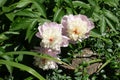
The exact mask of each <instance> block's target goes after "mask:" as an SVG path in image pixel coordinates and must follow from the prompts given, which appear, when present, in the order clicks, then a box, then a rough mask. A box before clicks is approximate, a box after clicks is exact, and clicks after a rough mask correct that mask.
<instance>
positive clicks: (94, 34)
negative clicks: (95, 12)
mask: <svg viewBox="0 0 120 80" xmlns="http://www.w3.org/2000/svg"><path fill="white" fill-rule="evenodd" d="M90 36H91V37H94V38H99V39H101V40H103V41H105V42H106V43H107V44H112V41H111V40H110V39H106V38H103V37H102V35H100V33H98V31H96V30H92V31H91V32H90Z"/></svg>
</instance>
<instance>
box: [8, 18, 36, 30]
mask: <svg viewBox="0 0 120 80" xmlns="http://www.w3.org/2000/svg"><path fill="white" fill-rule="evenodd" d="M34 20H35V19H30V18H17V19H16V20H15V21H14V22H13V23H12V25H11V28H10V30H21V29H27V28H28V27H30V26H31V23H32V22H33V21H34Z"/></svg>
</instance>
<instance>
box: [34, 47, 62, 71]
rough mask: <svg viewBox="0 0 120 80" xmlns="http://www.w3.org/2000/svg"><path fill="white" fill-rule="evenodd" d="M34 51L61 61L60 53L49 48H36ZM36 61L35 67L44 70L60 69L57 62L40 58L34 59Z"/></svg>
mask: <svg viewBox="0 0 120 80" xmlns="http://www.w3.org/2000/svg"><path fill="white" fill-rule="evenodd" d="M32 51H35V52H38V53H41V54H47V55H50V56H52V57H54V58H56V59H59V57H58V55H57V54H59V53H60V52H59V51H56V50H52V49H49V48H42V47H35V49H34V50H32ZM34 59H35V61H34V65H36V66H38V67H39V68H42V69H43V70H48V69H55V68H58V65H57V64H56V62H54V61H52V60H49V59H46V58H39V57H34Z"/></svg>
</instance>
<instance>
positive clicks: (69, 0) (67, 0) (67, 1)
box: [64, 0, 73, 9]
mask: <svg viewBox="0 0 120 80" xmlns="http://www.w3.org/2000/svg"><path fill="white" fill-rule="evenodd" d="M64 1H65V2H66V3H67V4H68V5H69V6H70V7H71V8H72V9H73V4H72V0H64Z"/></svg>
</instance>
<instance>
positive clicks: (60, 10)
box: [53, 8, 64, 21]
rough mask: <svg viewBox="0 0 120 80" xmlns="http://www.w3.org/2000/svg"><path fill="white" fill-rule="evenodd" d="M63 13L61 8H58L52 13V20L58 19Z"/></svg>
mask: <svg viewBox="0 0 120 80" xmlns="http://www.w3.org/2000/svg"><path fill="white" fill-rule="evenodd" d="M63 15H64V11H63V9H62V8H60V9H58V10H57V11H56V12H55V14H54V18H53V21H60V20H61V18H62V16H63Z"/></svg>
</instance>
